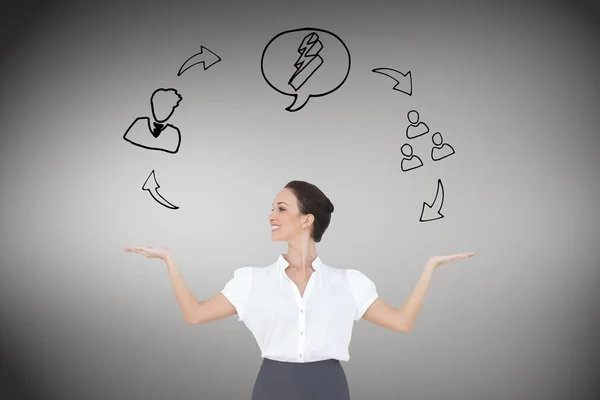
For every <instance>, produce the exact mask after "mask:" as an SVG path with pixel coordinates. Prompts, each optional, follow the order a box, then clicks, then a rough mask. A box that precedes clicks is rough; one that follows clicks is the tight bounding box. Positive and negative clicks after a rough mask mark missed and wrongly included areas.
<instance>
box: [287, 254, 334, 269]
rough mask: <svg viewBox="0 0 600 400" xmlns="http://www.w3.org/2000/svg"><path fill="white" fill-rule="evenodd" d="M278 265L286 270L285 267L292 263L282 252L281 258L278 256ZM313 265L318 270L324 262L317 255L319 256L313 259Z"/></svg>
mask: <svg viewBox="0 0 600 400" xmlns="http://www.w3.org/2000/svg"><path fill="white" fill-rule="evenodd" d="M277 265H278V266H279V268H281V270H283V271H285V269H286V268H287V267H288V266H289V265H290V263H288V262H287V260H286V259H285V258H284V257H283V254H280V255H279V258H277ZM311 265H312V267H313V268H314V270H315V271H318V270H319V267H320V266H321V265H323V262H322V261H321V258H319V256H317V258H315V259H314V260H313V262H312V263H311Z"/></svg>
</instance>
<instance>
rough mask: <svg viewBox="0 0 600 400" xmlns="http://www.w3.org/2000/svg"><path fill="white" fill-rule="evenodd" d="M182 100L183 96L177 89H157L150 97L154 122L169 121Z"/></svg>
mask: <svg viewBox="0 0 600 400" xmlns="http://www.w3.org/2000/svg"><path fill="white" fill-rule="evenodd" d="M181 100H182V97H181V95H180V94H179V93H177V90H175V89H156V90H155V91H154V93H152V97H150V104H151V105H152V116H153V117H154V120H155V121H156V122H159V123H162V122H165V121H166V120H168V119H169V118H170V117H171V115H173V112H175V109H176V108H177V107H178V106H179V103H180V102H181Z"/></svg>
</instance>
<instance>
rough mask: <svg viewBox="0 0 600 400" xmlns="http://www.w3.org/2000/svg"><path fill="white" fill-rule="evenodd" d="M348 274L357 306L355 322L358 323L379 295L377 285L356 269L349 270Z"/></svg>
mask: <svg viewBox="0 0 600 400" xmlns="http://www.w3.org/2000/svg"><path fill="white" fill-rule="evenodd" d="M346 273H347V276H348V282H349V283H350V290H351V291H352V296H353V297H354V304H355V306H356V313H355V315H354V320H355V321H358V320H359V319H361V318H362V316H363V314H364V313H365V312H366V311H367V309H368V308H369V307H370V306H371V304H373V302H374V301H375V300H376V299H377V298H378V297H379V295H378V294H377V289H376V287H375V283H373V281H371V280H370V279H369V278H367V276H366V275H365V274H363V273H362V272H360V271H358V270H355V269H347V270H346Z"/></svg>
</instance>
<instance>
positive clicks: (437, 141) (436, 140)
mask: <svg viewBox="0 0 600 400" xmlns="http://www.w3.org/2000/svg"><path fill="white" fill-rule="evenodd" d="M431 140H432V141H433V144H435V145H436V146H441V144H442V143H444V139H443V138H442V134H441V133H439V132H436V133H434V134H433V136H431Z"/></svg>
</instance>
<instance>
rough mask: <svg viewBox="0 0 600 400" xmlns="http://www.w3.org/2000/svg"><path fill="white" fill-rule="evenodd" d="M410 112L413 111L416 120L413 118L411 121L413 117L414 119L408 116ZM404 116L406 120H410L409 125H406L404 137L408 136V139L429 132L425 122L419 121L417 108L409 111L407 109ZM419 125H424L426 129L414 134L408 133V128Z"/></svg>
mask: <svg viewBox="0 0 600 400" xmlns="http://www.w3.org/2000/svg"><path fill="white" fill-rule="evenodd" d="M411 113H415V114H417V118H416V120H415V121H413V119H414V118H411V117H410V116H411ZM406 117H407V118H408V122H410V125H408V127H406V137H407V138H409V139H414V138H418V137H419V136H423V135H425V134H427V133H429V127H428V126H427V124H426V123H425V122H419V119H420V117H419V113H418V112H417V110H410V111H409V112H408V113H407V114H406ZM421 125H423V126H425V129H426V131H425V132H422V133H418V132H417V134H415V135H414V136H411V135H410V134H409V131H410V129H411V128H413V130H414V129H415V128H417V127H419V126H421Z"/></svg>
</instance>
